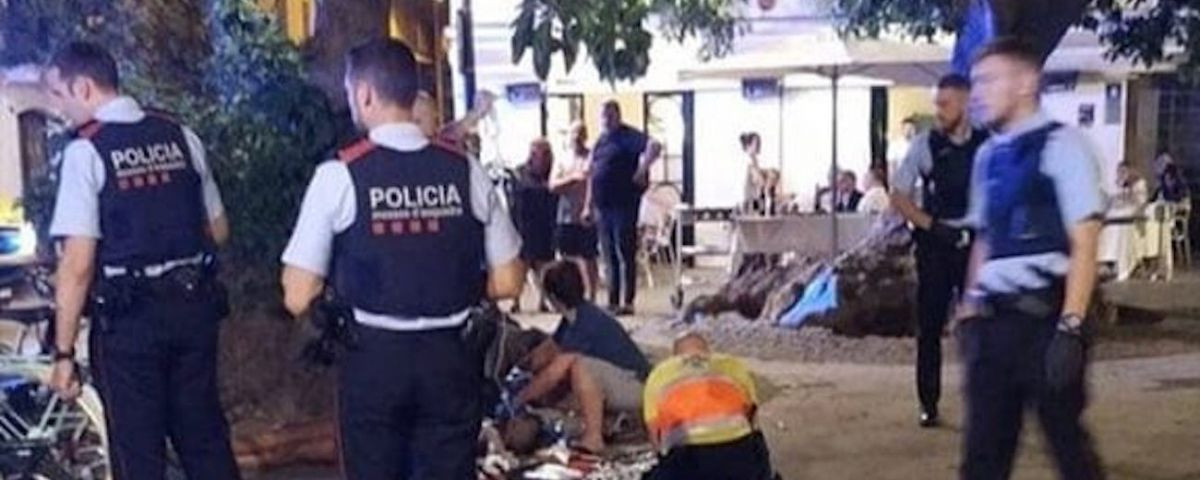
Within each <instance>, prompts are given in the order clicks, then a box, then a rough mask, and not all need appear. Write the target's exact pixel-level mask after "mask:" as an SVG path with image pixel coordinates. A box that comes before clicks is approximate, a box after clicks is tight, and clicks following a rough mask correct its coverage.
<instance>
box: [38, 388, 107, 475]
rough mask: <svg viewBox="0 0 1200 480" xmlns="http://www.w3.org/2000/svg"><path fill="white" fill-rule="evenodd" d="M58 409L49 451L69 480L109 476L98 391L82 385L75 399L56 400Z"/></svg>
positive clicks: (102, 411) (101, 407)
mask: <svg viewBox="0 0 1200 480" xmlns="http://www.w3.org/2000/svg"><path fill="white" fill-rule="evenodd" d="M54 398H56V399H57V397H54ZM60 409H61V410H60V411H59V415H60V417H59V418H60V419H61V422H60V423H59V424H58V428H57V436H56V437H55V443H54V449H53V450H52V453H53V459H54V460H55V462H56V463H57V464H58V465H59V466H60V467H61V468H62V469H63V470H65V471H67V472H69V474H70V475H71V476H70V477H69V478H72V479H77V480H109V479H111V478H112V472H111V470H110V468H109V456H108V437H107V432H106V430H105V423H104V407H103V406H102V404H101V403H100V396H99V394H98V393H97V392H96V390H95V389H94V388H92V386H90V385H85V386H84V391H83V394H82V395H81V396H80V397H79V398H77V399H75V400H74V401H71V402H61V401H60Z"/></svg>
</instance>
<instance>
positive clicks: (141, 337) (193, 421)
mask: <svg viewBox="0 0 1200 480" xmlns="http://www.w3.org/2000/svg"><path fill="white" fill-rule="evenodd" d="M218 315H219V314H218V313H216V311H215V309H214V306H213V305H211V304H210V303H209V302H195V301H187V300H183V299H178V298H146V299H145V301H143V302H140V303H139V304H138V305H137V306H135V307H133V308H132V309H131V310H130V311H129V312H128V313H126V314H124V315H120V316H117V317H116V318H112V319H110V320H108V321H107V322H104V323H105V325H104V326H103V327H100V326H99V325H94V327H93V329H92V332H91V337H90V341H91V347H90V348H91V352H92V367H93V368H92V372H93V375H94V376H95V383H96V386H97V388H98V389H99V392H100V396H101V398H102V400H103V402H104V413H105V417H106V419H107V423H108V438H109V455H110V457H111V462H112V468H113V478H115V479H117V480H154V479H162V478H164V475H165V469H166V458H167V451H166V446H167V443H166V441H167V439H168V438H169V439H170V440H171V445H172V446H173V447H174V449H175V451H176V453H178V455H179V458H180V461H181V462H182V463H183V469H184V471H185V472H186V474H187V477H188V478H197V479H199V478H213V479H237V478H240V474H239V473H238V470H237V465H236V464H235V463H234V460H233V452H232V450H231V448H230V445H229V427H228V424H227V422H226V420H225V416H224V413H223V412H222V409H221V403H220V399H219V398H218V393H217V332H218V329H219V326H220V319H219V318H218Z"/></svg>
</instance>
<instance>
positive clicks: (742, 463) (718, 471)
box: [642, 432, 774, 480]
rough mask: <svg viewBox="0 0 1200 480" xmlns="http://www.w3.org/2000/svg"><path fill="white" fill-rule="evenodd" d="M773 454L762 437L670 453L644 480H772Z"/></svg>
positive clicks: (679, 448)
mask: <svg viewBox="0 0 1200 480" xmlns="http://www.w3.org/2000/svg"><path fill="white" fill-rule="evenodd" d="M773 476H774V472H773V470H772V468H771V454H770V452H769V451H768V450H767V441H766V439H764V438H763V436H762V433H760V432H754V433H752V434H750V435H747V436H745V437H743V438H741V439H739V440H734V441H732V442H729V443H721V444H717V445H696V446H683V447H677V448H673V449H671V451H670V452H669V453H667V455H666V456H664V457H662V458H661V459H660V460H659V462H658V465H656V466H655V467H654V469H653V470H651V471H649V472H647V473H646V475H645V476H643V477H642V480H771V478H772V477H773Z"/></svg>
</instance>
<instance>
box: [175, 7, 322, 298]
mask: <svg viewBox="0 0 1200 480" xmlns="http://www.w3.org/2000/svg"><path fill="white" fill-rule="evenodd" d="M208 24H209V26H210V29H211V37H212V45H213V47H212V48H213V54H212V57H211V58H210V59H209V60H208V62H207V65H206V67H207V68H205V73H206V75H205V77H204V79H205V86H206V87H207V91H208V92H209V93H210V95H209V96H208V98H205V99H204V103H202V104H200V105H196V106H195V108H194V109H192V110H191V111H193V112H194V114H193V115H192V117H193V118H192V120H191V122H190V123H191V124H192V125H194V126H195V128H196V130H197V133H198V134H199V135H200V136H201V138H203V139H204V140H205V142H206V145H207V147H208V150H209V156H210V157H211V162H212V163H213V165H214V171H215V172H216V173H217V175H218V180H219V181H220V183H221V187H222V193H223V195H224V199H225V203H226V206H227V209H226V210H227V212H228V215H229V217H230V222H231V224H232V226H233V230H234V235H233V243H232V248H231V249H230V255H231V257H232V259H233V260H234V262H235V264H240V265H245V266H248V267H257V268H256V269H258V270H262V271H264V272H274V271H275V266H276V265H277V264H278V258H279V253H280V252H281V251H282V250H283V245H284V242H286V240H287V238H288V234H289V232H290V231H291V227H292V220H293V219H294V215H295V212H296V206H297V205H298V204H299V201H300V197H301V195H302V194H303V189H304V186H305V183H306V181H307V179H308V176H309V174H310V173H311V171H312V166H313V165H314V164H315V163H316V161H317V160H318V159H320V158H321V156H322V155H323V154H324V153H325V151H327V150H329V149H331V148H332V147H333V143H334V141H335V138H334V128H333V124H332V121H331V114H330V111H329V106H328V103H327V101H326V98H325V96H324V94H322V93H321V91H320V90H319V89H317V88H316V87H313V86H311V85H308V84H307V83H305V81H304V77H303V68H302V65H301V63H300V55H299V52H298V51H297V50H296V48H295V47H294V46H293V45H292V44H291V43H290V42H288V41H287V39H286V37H285V36H284V35H283V32H282V31H281V30H280V29H279V26H278V25H277V23H276V22H275V20H274V18H273V17H272V16H270V15H268V14H267V13H264V12H262V11H260V10H259V9H258V8H257V7H255V6H254V5H253V3H252V1H250V0H217V1H215V2H214V5H213V8H212V11H211V12H209V14H208ZM274 278H275V277H274V275H267V278H265V279H263V281H267V282H270V283H272V285H273V282H274Z"/></svg>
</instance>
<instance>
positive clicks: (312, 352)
mask: <svg viewBox="0 0 1200 480" xmlns="http://www.w3.org/2000/svg"><path fill="white" fill-rule="evenodd" d="M311 320H312V325H313V327H314V328H316V330H317V332H318V333H317V336H316V337H315V338H313V339H311V340H309V341H308V343H306V344H305V345H304V349H303V350H302V351H301V352H300V357H301V359H302V360H303V361H304V362H305V363H307V364H310V365H315V366H321V367H329V366H333V364H334V362H336V361H337V357H338V353H339V352H340V351H342V350H343V349H351V348H354V344H355V343H356V338H355V333H354V330H353V329H352V326H353V323H354V308H352V307H351V306H350V305H349V304H346V303H344V302H342V301H341V300H340V299H338V298H337V296H336V295H333V294H326V295H325V296H324V297H323V298H321V299H320V300H318V301H317V304H316V308H314V310H313V314H312V319H311Z"/></svg>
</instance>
